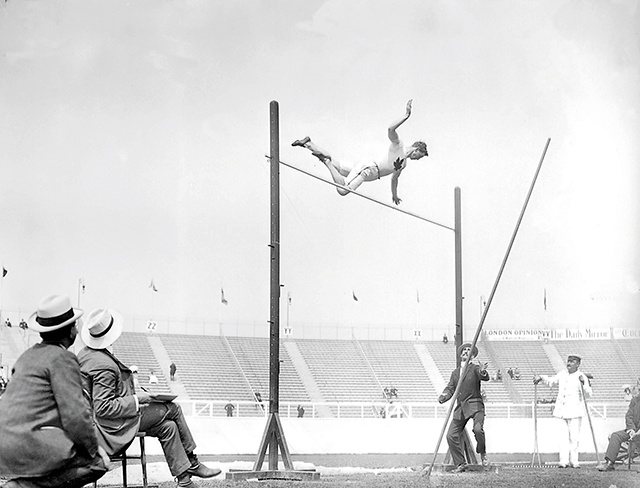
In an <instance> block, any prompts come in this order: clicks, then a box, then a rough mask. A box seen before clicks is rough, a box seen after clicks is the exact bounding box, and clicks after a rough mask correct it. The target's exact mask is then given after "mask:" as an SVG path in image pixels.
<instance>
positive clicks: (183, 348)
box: [0, 329, 640, 417]
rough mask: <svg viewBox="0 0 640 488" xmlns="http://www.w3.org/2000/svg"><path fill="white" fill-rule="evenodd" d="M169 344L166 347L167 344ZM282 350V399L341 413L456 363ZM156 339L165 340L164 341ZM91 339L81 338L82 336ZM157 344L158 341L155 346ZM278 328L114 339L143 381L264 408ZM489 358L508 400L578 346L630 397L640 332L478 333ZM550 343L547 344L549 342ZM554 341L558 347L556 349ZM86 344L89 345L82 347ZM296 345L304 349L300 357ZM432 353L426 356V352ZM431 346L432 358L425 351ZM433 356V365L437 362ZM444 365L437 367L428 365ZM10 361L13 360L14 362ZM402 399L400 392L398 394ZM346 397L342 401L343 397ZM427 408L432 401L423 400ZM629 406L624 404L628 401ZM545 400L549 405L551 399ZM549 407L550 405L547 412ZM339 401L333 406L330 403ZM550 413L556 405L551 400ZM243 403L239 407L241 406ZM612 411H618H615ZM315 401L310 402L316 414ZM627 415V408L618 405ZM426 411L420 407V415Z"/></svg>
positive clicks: (429, 391) (526, 395) (496, 389)
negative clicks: (173, 375) (260, 332)
mask: <svg viewBox="0 0 640 488" xmlns="http://www.w3.org/2000/svg"><path fill="white" fill-rule="evenodd" d="M20 334H21V332H20V331H18V330H11V329H5V330H4V331H2V337H0V339H1V340H0V352H2V353H3V357H4V358H5V359H7V358H10V359H9V360H10V361H13V360H15V359H13V358H16V357H17V354H18V353H20V352H21V351H22V350H24V349H26V348H27V347H28V346H29V345H32V344H33V343H34V342H36V339H37V337H35V336H34V340H29V341H24V340H23V337H22V335H25V333H24V332H22V335H20ZM158 341H159V343H160V344H161V346H160V347H159V348H160V349H162V351H158V350H157V349H158V346H157V344H158ZM286 341H287V342H290V344H288V346H289V347H285V345H287V344H286V342H281V344H280V352H279V355H280V357H279V359H280V362H279V365H280V375H279V396H280V402H285V403H288V404H293V405H294V406H295V404H297V403H300V404H305V403H320V402H324V403H327V404H329V405H330V412H332V413H333V414H334V415H335V414H337V413H338V411H337V409H338V408H339V409H340V412H339V414H340V416H358V417H360V416H362V415H363V411H364V410H363V408H364V407H362V406H359V407H356V406H353V405H346V406H342V404H347V403H360V404H368V405H371V407H369V408H368V409H367V413H366V414H365V416H373V415H376V412H378V413H379V411H378V410H374V408H373V405H374V404H376V405H377V406H378V407H376V408H379V405H380V404H381V403H382V404H384V402H386V401H387V399H385V398H384V396H383V388H385V387H395V388H396V389H397V391H398V398H397V402H402V403H429V402H435V401H436V399H437V397H438V395H439V394H440V393H441V391H440V388H441V387H442V386H441V385H440V386H439V387H438V386H437V385H436V383H443V382H444V383H446V382H447V381H448V380H449V376H450V374H451V371H452V370H453V369H454V368H455V345H454V344H453V343H449V344H444V343H442V342H441V341H431V342H429V341H427V342H422V341H420V344H421V345H420V346H419V347H420V348H422V349H420V351H421V352H420V353H419V352H417V349H416V348H417V347H418V346H416V344H417V343H416V342H414V341H399V340H388V341H383V340H378V341H374V340H372V341H363V340H355V339H353V340H337V339H335V340H326V339H295V340H294V339H291V338H288V339H286ZM154 344H155V346H154ZM80 347H81V346H80ZM154 347H155V350H154ZM269 348H270V344H269V339H268V338H259V337H224V336H194V335H180V334H154V336H153V341H152V340H150V336H149V334H147V333H137V332H125V333H123V335H122V337H121V338H120V340H118V341H117V342H116V343H115V345H114V352H115V354H116V356H118V357H119V358H120V359H121V360H122V362H123V363H125V364H127V365H129V366H130V365H132V364H135V365H137V366H138V370H139V372H140V373H139V376H140V382H141V384H142V386H145V387H149V384H148V375H149V372H150V371H154V372H155V374H156V375H157V377H158V379H159V384H158V385H153V386H151V387H150V388H151V389H152V390H153V391H155V392H158V393H171V392H173V393H176V390H177V388H176V386H177V385H179V386H180V388H181V389H182V390H181V392H180V393H181V395H182V396H184V397H185V398H184V399H185V400H191V401H194V402H198V401H200V402H211V401H214V402H218V403H219V405H216V406H215V411H214V412H213V415H220V416H222V415H225V412H224V408H223V402H224V403H226V402H229V401H231V402H236V403H237V404H238V406H240V404H243V406H242V408H243V409H244V410H243V413H242V415H264V411H263V410H261V408H260V407H259V406H257V405H256V404H255V399H254V392H256V391H259V392H260V393H261V395H262V398H263V401H264V402H265V403H264V404H265V406H266V405H267V402H268V397H269V387H270V385H269V380H270V375H269V363H270V358H269V353H270V350H269ZM478 348H479V351H480V353H479V359H480V360H481V361H483V362H484V361H486V362H488V363H489V367H488V369H489V371H490V373H491V375H492V376H493V375H494V374H495V371H496V370H497V369H500V370H501V371H502V375H503V381H488V382H483V384H482V387H483V390H484V391H485V393H486V395H487V402H488V404H496V409H494V410H493V411H494V412H500V411H501V410H499V408H502V407H500V406H499V405H502V404H509V403H527V404H530V403H531V402H532V401H533V395H534V388H533V384H532V381H531V380H532V377H533V374H535V373H538V374H553V373H554V367H553V365H552V362H553V361H552V359H551V358H550V356H554V357H555V358H562V360H565V359H566V357H567V356H568V355H569V354H578V355H581V356H582V357H583V363H582V368H581V369H582V370H583V371H585V372H588V373H591V374H593V376H594V380H593V386H594V395H593V397H592V398H591V401H592V402H596V403H597V402H601V403H607V402H609V403H611V402H620V403H622V401H623V393H622V389H621V386H622V385H623V384H625V383H629V384H635V382H636V379H637V378H638V376H640V363H639V362H638V360H637V351H638V350H639V349H640V340H637V339H630V340H617V341H616V340H590V341H552V342H550V343H548V344H545V343H543V342H541V341H517V342H513V341H491V342H482V341H480V342H479V343H478ZM545 348H547V350H545ZM549 348H551V353H552V354H551V353H550V352H549ZM76 349H79V347H76ZM289 352H291V354H292V355H293V354H294V353H295V357H291V356H290V354H289ZM423 352H424V354H426V355H427V356H429V361H424V360H421V359H424V357H425V356H424V354H423ZM420 355H422V358H421V357H420ZM167 361H169V362H175V364H176V365H177V366H178V375H177V382H175V383H174V382H171V381H168V364H164V363H165V362H167ZM429 365H430V366H429ZM433 365H435V369H436V371H427V369H431V368H433V367H434V366H433ZM6 366H9V368H7V369H10V366H11V365H10V364H7V363H6V361H5V367H6ZM516 366H517V367H518V368H519V369H520V372H521V379H520V380H511V381H508V380H507V369H508V368H509V367H512V368H515V367H516ZM556 392H557V389H553V388H549V387H547V386H539V387H538V399H543V400H548V401H552V400H553V399H555V396H556ZM394 401H396V400H395V399H394ZM338 405H340V406H338ZM421 408H423V409H424V408H426V407H421ZM624 408H625V406H624V404H623V405H619V409H622V410H624ZM543 410H544V409H543ZM547 410H548V412H547ZM328 411H329V410H328ZM544 411H545V412H547V414H549V413H550V412H551V408H549V409H546V410H544ZM239 413H240V412H239V411H236V415H237V414H239ZM609 413H610V414H611V412H609ZM310 414H311V410H309V409H307V415H310ZM617 414H619V415H623V414H624V412H622V411H621V412H617ZM424 415H426V413H425V412H420V415H419V416H424Z"/></svg>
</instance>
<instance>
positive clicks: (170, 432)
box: [78, 309, 220, 488]
mask: <svg viewBox="0 0 640 488" xmlns="http://www.w3.org/2000/svg"><path fill="white" fill-rule="evenodd" d="M122 326H123V318H122V315H120V314H119V313H118V312H116V311H115V310H112V309H98V310H94V311H93V312H91V313H90V314H89V316H88V317H87V320H86V325H85V326H84V327H83V328H82V332H81V337H82V340H83V342H84V343H85V344H86V347H84V348H82V350H81V351H80V352H79V353H78V360H79V361H80V366H81V369H82V375H83V380H84V386H85V389H86V390H87V392H88V394H89V397H90V398H91V402H92V406H93V415H94V417H95V421H96V424H97V425H96V427H97V431H98V439H99V442H100V443H101V444H102V445H103V446H104V447H105V449H106V451H107V453H108V454H109V455H110V456H113V455H116V454H120V453H122V452H124V451H125V450H126V449H127V447H128V446H129V445H130V444H131V443H132V442H133V439H134V438H135V435H136V433H137V432H138V431H143V432H146V434H147V435H148V436H151V437H156V438H158V440H159V441H160V445H161V446H162V450H163V451H164V456H165V459H166V460H167V464H168V465H169V470H170V471H171V474H172V475H173V476H175V477H176V478H177V480H178V486H179V487H182V488H193V487H195V486H196V485H195V484H194V483H193V481H192V480H191V477H192V476H198V477H200V478H211V477H213V476H216V475H218V474H220V470H219V469H211V468H208V467H206V466H205V465H204V464H202V463H200V462H199V461H198V458H197V456H196V455H195V454H194V452H193V451H194V450H195V448H196V443H195V441H194V440H193V436H192V435H191V431H190V430H189V427H188V426H187V422H186V420H185V418H184V415H183V414H182V409H181V408H180V406H179V405H178V404H176V403H173V402H158V401H155V400H154V397H153V395H151V394H150V393H148V392H146V391H137V392H136V390H135V388H134V384H133V375H132V372H131V370H130V369H129V368H128V367H127V366H125V365H124V364H122V362H120V361H119V360H118V358H116V357H115V356H114V355H113V350H112V345H113V343H114V342H115V341H116V340H117V339H118V338H119V337H120V335H121V334H122Z"/></svg>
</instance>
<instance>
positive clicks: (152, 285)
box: [149, 278, 158, 291]
mask: <svg viewBox="0 0 640 488" xmlns="http://www.w3.org/2000/svg"><path fill="white" fill-rule="evenodd" d="M149 288H151V289H152V290H153V291H158V289H157V288H156V285H155V283H154V282H153V278H151V283H149Z"/></svg>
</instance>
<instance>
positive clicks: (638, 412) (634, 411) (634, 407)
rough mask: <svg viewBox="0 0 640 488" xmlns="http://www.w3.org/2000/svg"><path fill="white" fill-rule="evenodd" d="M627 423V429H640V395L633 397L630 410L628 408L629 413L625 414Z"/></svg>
mask: <svg viewBox="0 0 640 488" xmlns="http://www.w3.org/2000/svg"><path fill="white" fill-rule="evenodd" d="M625 424H626V427H625V429H626V430H629V429H633V430H638V429H640V397H638V396H636V397H633V398H632V399H631V403H629V410H627V414H626V415H625Z"/></svg>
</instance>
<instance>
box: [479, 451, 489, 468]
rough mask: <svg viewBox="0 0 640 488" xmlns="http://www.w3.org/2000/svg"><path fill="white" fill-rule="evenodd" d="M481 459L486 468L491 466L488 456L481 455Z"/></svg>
mask: <svg viewBox="0 0 640 488" xmlns="http://www.w3.org/2000/svg"><path fill="white" fill-rule="evenodd" d="M480 458H481V459H482V465H483V466H484V467H487V466H489V459H487V455H486V454H480Z"/></svg>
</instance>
